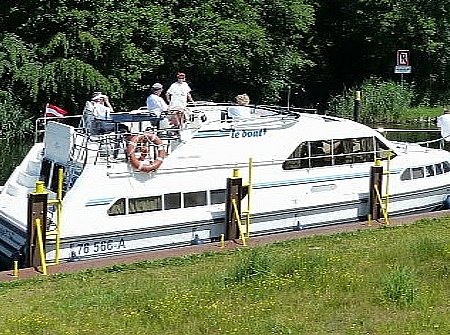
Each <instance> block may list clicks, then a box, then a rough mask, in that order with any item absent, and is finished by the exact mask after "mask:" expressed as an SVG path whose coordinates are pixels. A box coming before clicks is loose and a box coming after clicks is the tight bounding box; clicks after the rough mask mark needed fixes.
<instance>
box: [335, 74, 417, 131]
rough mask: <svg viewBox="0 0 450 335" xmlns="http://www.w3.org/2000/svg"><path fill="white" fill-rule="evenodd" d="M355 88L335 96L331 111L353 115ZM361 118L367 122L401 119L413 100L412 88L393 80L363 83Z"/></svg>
mask: <svg viewBox="0 0 450 335" xmlns="http://www.w3.org/2000/svg"><path fill="white" fill-rule="evenodd" d="M357 90H359V89H356V88H353V89H351V90H349V91H348V92H344V94H343V95H339V96H336V97H333V98H332V99H331V101H330V104H329V106H330V111H331V113H332V114H333V115H337V116H342V117H346V118H352V117H353V110H354V104H355V102H354V101H355V97H356V91H357ZM360 91H361V110H360V115H359V117H360V120H361V121H363V122H366V123H371V122H374V121H378V122H395V121H401V120H400V117H401V116H402V115H404V114H405V113H406V111H407V110H408V108H409V107H410V104H411V100H412V96H413V93H412V90H411V89H410V88H409V87H408V86H406V85H405V86H402V85H399V84H396V83H394V82H392V81H383V80H380V79H369V80H366V81H364V82H363V84H362V85H361V89H360Z"/></svg>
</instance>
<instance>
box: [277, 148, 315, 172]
mask: <svg viewBox="0 0 450 335" xmlns="http://www.w3.org/2000/svg"><path fill="white" fill-rule="evenodd" d="M308 156H309V153H308V142H302V143H300V144H299V146H298V147H297V148H295V150H294V151H293V152H292V153H291V154H290V155H289V157H288V159H287V160H286V161H284V163H283V170H295V169H301V168H307V167H309V163H308Z"/></svg>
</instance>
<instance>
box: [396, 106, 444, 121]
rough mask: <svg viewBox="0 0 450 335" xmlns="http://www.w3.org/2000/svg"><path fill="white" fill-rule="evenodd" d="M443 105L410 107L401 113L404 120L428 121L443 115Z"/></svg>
mask: <svg viewBox="0 0 450 335" xmlns="http://www.w3.org/2000/svg"><path fill="white" fill-rule="evenodd" d="M442 111H443V107H415V108H409V109H408V110H407V112H406V113H404V114H402V115H400V119H401V120H402V121H420V120H423V121H426V120H427V119H434V118H435V117H437V116H439V115H442Z"/></svg>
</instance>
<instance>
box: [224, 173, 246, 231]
mask: <svg viewBox="0 0 450 335" xmlns="http://www.w3.org/2000/svg"><path fill="white" fill-rule="evenodd" d="M226 195H227V201H226V217H225V223H226V233H225V239H226V240H234V239H237V238H239V228H238V222H237V219H236V215H233V212H234V209H233V203H232V202H233V199H234V200H235V202H236V207H237V208H238V212H239V213H237V214H238V216H239V217H240V215H241V198H242V178H240V177H239V170H238V169H234V170H233V177H232V178H227V193H226Z"/></svg>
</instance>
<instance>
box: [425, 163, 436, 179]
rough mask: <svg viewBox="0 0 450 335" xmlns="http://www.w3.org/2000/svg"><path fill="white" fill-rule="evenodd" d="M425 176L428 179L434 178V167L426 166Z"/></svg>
mask: <svg viewBox="0 0 450 335" xmlns="http://www.w3.org/2000/svg"><path fill="white" fill-rule="evenodd" d="M425 176H426V177H432V176H434V165H427V166H425Z"/></svg>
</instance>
